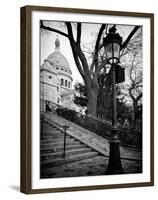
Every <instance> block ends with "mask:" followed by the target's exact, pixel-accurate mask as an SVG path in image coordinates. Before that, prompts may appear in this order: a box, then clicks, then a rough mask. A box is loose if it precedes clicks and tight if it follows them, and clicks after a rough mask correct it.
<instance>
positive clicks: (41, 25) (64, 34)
mask: <svg viewBox="0 0 158 200" xmlns="http://www.w3.org/2000/svg"><path fill="white" fill-rule="evenodd" d="M40 28H43V29H45V30H47V31H52V32H55V33H59V34H60V35H63V36H65V37H67V38H68V37H69V36H68V34H66V33H64V32H62V31H59V30H57V29H54V28H51V27H48V26H45V25H44V24H43V21H40Z"/></svg>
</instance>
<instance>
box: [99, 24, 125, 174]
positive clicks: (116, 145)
mask: <svg viewBox="0 0 158 200" xmlns="http://www.w3.org/2000/svg"><path fill="white" fill-rule="evenodd" d="M103 44H104V49H105V53H106V58H107V63H108V64H110V65H111V70H112V102H113V105H112V129H111V133H112V134H111V139H110V141H109V142H110V155H109V163H108V168H107V171H106V174H120V173H123V169H122V164H121V158H120V140H119V137H118V132H119V129H118V126H117V105H116V85H115V84H116V82H115V80H116V72H115V68H116V66H117V64H118V63H119V57H120V48H121V44H122V37H121V36H120V35H119V34H118V33H116V27H115V25H114V26H112V27H111V28H110V29H109V33H108V34H107V36H106V37H104V38H103Z"/></svg>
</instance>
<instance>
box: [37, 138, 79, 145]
mask: <svg viewBox="0 0 158 200" xmlns="http://www.w3.org/2000/svg"><path fill="white" fill-rule="evenodd" d="M70 140H71V141H72V140H73V141H75V140H76V139H75V138H72V137H70V136H66V141H70ZM58 141H64V137H59V138H54V137H52V138H47V139H43V140H41V144H50V143H53V142H58Z"/></svg>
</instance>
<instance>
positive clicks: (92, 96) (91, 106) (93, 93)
mask: <svg viewBox="0 0 158 200" xmlns="http://www.w3.org/2000/svg"><path fill="white" fill-rule="evenodd" d="M87 94H88V103H87V110H88V111H87V115H88V117H92V118H95V119H96V118H97V97H98V88H97V87H96V88H92V87H91V88H89V89H88V90H87Z"/></svg>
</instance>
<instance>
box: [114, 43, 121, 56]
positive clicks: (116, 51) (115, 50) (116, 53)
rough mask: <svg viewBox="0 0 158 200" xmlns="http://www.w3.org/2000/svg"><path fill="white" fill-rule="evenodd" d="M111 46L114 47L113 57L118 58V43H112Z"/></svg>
mask: <svg viewBox="0 0 158 200" xmlns="http://www.w3.org/2000/svg"><path fill="white" fill-rule="evenodd" d="M113 47H114V57H115V58H119V54H120V45H119V44H118V43H113Z"/></svg>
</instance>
